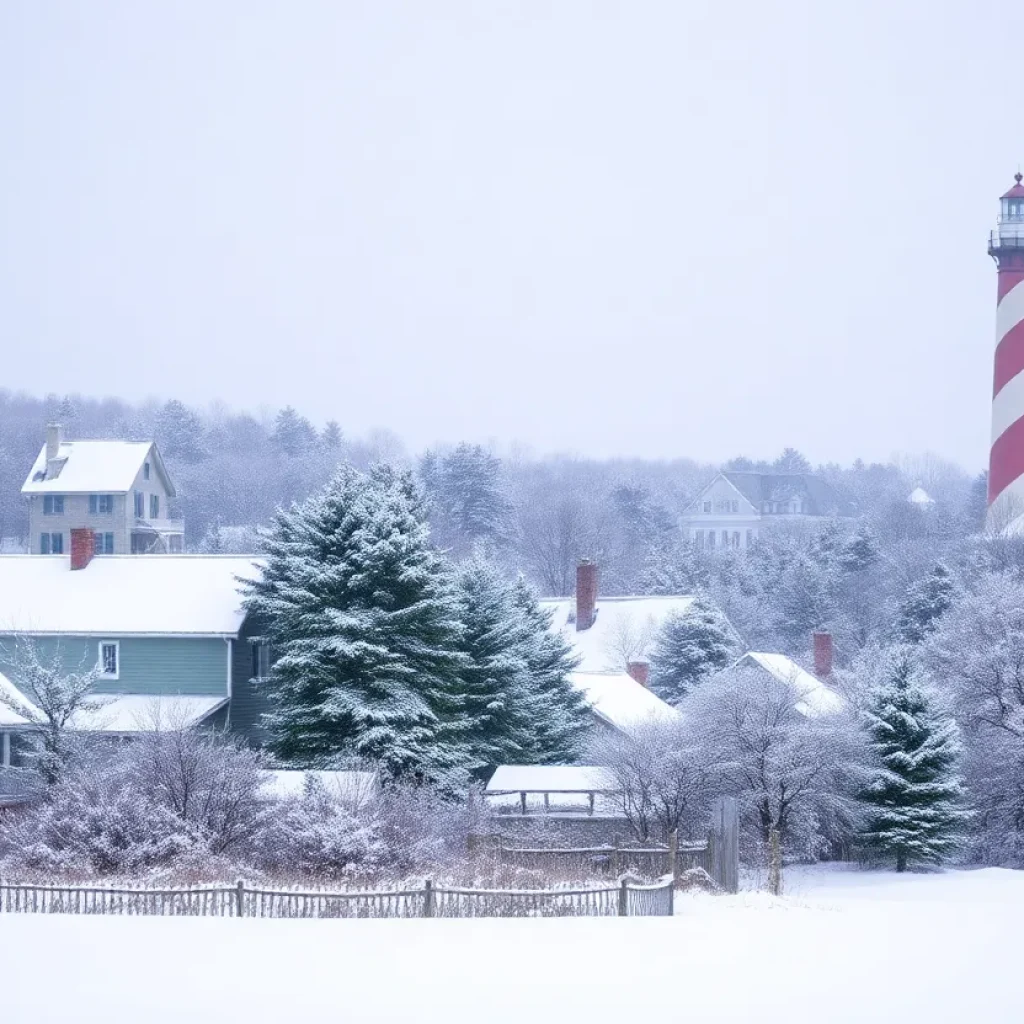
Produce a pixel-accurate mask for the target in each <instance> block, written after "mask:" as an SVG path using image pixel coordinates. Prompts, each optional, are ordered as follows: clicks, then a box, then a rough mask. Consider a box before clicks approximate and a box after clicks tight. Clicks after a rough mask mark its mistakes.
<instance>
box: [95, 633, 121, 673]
mask: <svg viewBox="0 0 1024 1024" xmlns="http://www.w3.org/2000/svg"><path fill="white" fill-rule="evenodd" d="M120 646H121V645H120V644H119V643H118V642H117V641H116V640H101V641H100V654H99V670H100V676H101V677H102V678H103V679H117V678H118V677H119V676H120V674H121V658H120V651H119V648H120Z"/></svg>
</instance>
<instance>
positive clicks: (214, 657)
mask: <svg viewBox="0 0 1024 1024" xmlns="http://www.w3.org/2000/svg"><path fill="white" fill-rule="evenodd" d="M100 640H116V641H117V642H118V644H119V645H120V651H119V656H120V671H119V678H118V679H99V680H97V682H96V687H95V689H96V692H97V693H137V694H143V695H147V696H148V695H152V696H154V697H159V696H170V695H172V694H183V695H187V696H195V697H212V696H227V649H226V645H225V641H224V640H222V639H220V638H219V637H118V636H107V637H99V636H89V637H84V636H62V637H49V636H48V637H37V638H35V643H36V646H37V648H38V650H39V652H40V656H41V657H43V658H51V657H53V655H54V654H55V653H56V652H57V650H58V648H59V649H60V651H61V655H62V658H63V664H64V667H65V669H67V670H68V671H76V670H78V669H79V668H80V667H81V668H88V667H90V666H92V665H94V664H95V663H96V660H97V658H98V656H99V648H98V644H99V642H100ZM13 651H14V638H13V637H11V636H6V637H4V636H0V672H3V673H4V675H6V676H7V677H8V678H9V679H10V680H11V682H13V683H14V684H15V685H17V683H18V679H17V670H16V666H15V665H14V664H12V661H13Z"/></svg>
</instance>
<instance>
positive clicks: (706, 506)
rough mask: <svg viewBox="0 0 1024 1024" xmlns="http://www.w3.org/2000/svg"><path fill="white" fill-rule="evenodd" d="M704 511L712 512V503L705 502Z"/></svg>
mask: <svg viewBox="0 0 1024 1024" xmlns="http://www.w3.org/2000/svg"><path fill="white" fill-rule="evenodd" d="M704 511H705V512H710V511H711V502H710V501H705V502H704Z"/></svg>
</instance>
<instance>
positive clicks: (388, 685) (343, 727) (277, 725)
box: [246, 466, 465, 778]
mask: <svg viewBox="0 0 1024 1024" xmlns="http://www.w3.org/2000/svg"><path fill="white" fill-rule="evenodd" d="M414 494H415V489H414V487H413V485H412V483H411V481H410V480H408V479H407V478H405V477H402V476H400V475H398V474H396V473H395V472H394V471H393V470H392V469H391V468H390V467H388V466H380V467H377V468H375V469H374V470H373V471H371V473H370V474H369V475H368V476H365V477H364V476H361V475H360V474H358V473H356V472H355V471H354V470H351V469H347V468H346V469H344V470H342V471H341V472H340V473H339V474H338V475H337V476H336V477H335V478H334V480H333V481H332V482H331V483H330V484H329V485H328V487H327V488H326V490H324V491H323V492H322V493H320V494H318V495H316V496H314V497H312V498H310V499H308V500H307V501H306V502H305V503H304V504H302V505H299V506H295V507H293V508H292V509H291V510H290V511H287V512H280V513H279V514H278V515H277V517H276V522H275V528H274V531H273V533H272V535H271V536H270V537H269V538H268V541H267V545H266V547H267V562H266V566H265V568H264V571H263V573H262V577H261V578H260V579H259V580H257V581H255V582H253V583H251V584H250V585H249V586H248V587H247V591H248V592H247V597H246V608H247V610H248V611H249V612H250V613H251V614H252V615H253V616H254V618H255V621H257V622H259V623H261V624H262V628H263V630H264V639H266V640H267V641H269V642H270V644H271V649H272V651H273V652H274V655H275V661H274V664H273V667H272V669H271V673H270V680H269V683H268V687H267V693H268V697H269V700H270V702H271V713H270V714H269V716H268V722H267V724H268V726H269V728H270V731H271V734H272V737H273V744H272V745H273V748H274V750H275V752H276V753H277V754H278V755H279V756H280V757H281V758H283V759H284V760H285V761H288V762H293V763H296V764H304V765H309V766H330V765H342V764H345V763H347V762H349V761H351V760H352V759H356V758H359V759H366V760H370V761H374V762H377V763H378V764H380V766H381V768H382V769H383V771H384V772H385V773H386V774H388V775H390V776H393V777H396V776H400V775H403V774H410V773H413V774H417V775H426V776H431V777H435V778H436V777H439V776H440V775H442V774H443V773H444V772H446V771H448V770H450V769H457V768H460V767H462V765H463V762H464V751H463V750H462V749H461V748H459V747H458V745H455V746H452V745H450V744H447V743H445V742H442V741H441V739H440V736H439V734H440V732H441V730H442V728H443V727H444V726H446V725H447V724H448V723H449V722H451V721H452V720H453V719H457V717H458V715H459V713H460V708H459V706H458V698H457V689H458V683H459V678H460V674H461V672H462V671H463V669H464V667H465V657H464V655H462V654H461V653H460V645H461V637H462V627H461V625H460V622H459V606H458V601H457V597H456V594H455V592H454V588H453V585H452V580H451V575H450V570H449V569H448V567H447V566H446V564H445V563H444V562H443V561H442V560H441V559H440V557H439V556H438V555H437V554H436V553H435V552H434V550H433V548H432V547H431V545H430V543H429V538H428V533H427V529H426V526H425V525H424V523H423V522H422V519H421V518H420V516H419V515H418V514H417V513H418V510H417V507H416V503H415V501H414Z"/></svg>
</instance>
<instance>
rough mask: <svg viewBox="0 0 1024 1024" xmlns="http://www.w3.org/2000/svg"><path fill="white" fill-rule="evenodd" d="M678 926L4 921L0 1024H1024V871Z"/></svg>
mask: <svg viewBox="0 0 1024 1024" xmlns="http://www.w3.org/2000/svg"><path fill="white" fill-rule="evenodd" d="M786 882H787V896H786V897H785V898H782V899H773V898H771V897H768V896H766V895H764V894H760V893H741V894H740V895H739V896H734V897H705V896H700V897H692V898H684V899H681V900H680V901H679V903H680V907H679V911H680V912H679V914H678V915H677V916H676V918H675V919H630V920H620V919H614V918H612V919H599V920H579V919H576V920H543V921H306V922H304V921H236V920H230V919H229V920H211V919H184V918H116V917H111V918H81V917H42V916H20V917H19V916H13V915H12V916H4V917H0V1021H3V1022H4V1024H8V1022H18V1024H21V1022H30V1021H32V1022H36V1021H70V1020H74V1021H78V1022H81V1021H103V1022H105V1024H121V1022H128V1021H131V1022H133V1024H134V1022H139V1021H145V1022H147V1024H164V1022H171V1021H174V1022H184V1021H190V1022H191V1021H194V1022H205V1021H217V1022H218V1024H223V1022H225V1021H230V1020H238V1021H244V1022H245V1024H258V1022H262V1021H273V1022H274V1024H279V1022H280V1021H282V1020H287V1021H290V1022H305V1021H310V1022H313V1021H317V1022H319V1021H346V1022H348V1021H353V1022H364V1021H366V1022H374V1021H409V1022H430V1021H435V1020H436V1021H444V1022H446V1024H457V1022H463V1021H473V1022H475V1024H479V1022H481V1021H487V1022H505V1021H509V1022H512V1021H515V1022H516V1024H524V1022H527V1021H529V1022H547V1021H558V1022H559V1024H566V1022H574V1021H585V1022H587V1024H598V1022H614V1024H622V1022H623V1021H629V1020H637V1019H641V1018H642V1017H643V1016H644V1015H645V1014H649V1013H650V1012H651V1011H658V1012H659V1013H660V1014H661V1016H660V1017H659V1019H660V1020H667V1021H675V1020H679V1021H694V1022H703V1021H756V1022H758V1024H768V1022H775V1021H780V1022H781V1021H785V1022H786V1024H799V1022H804V1021H808V1022H810V1021H813V1022H815V1024H821V1022H833V1021H857V1022H858V1024H864V1022H868V1021H870V1022H872V1024H876V1022H890V1021H893V1022H895V1021H899V1022H900V1024H917V1022H927V1024H935V1022H941V1021H951V1022H952V1021H955V1022H957V1024H966V1022H986V1024H987V1022H1003V1021H1007V1022H1009V1021H1020V1020H1024V1001H1022V998H1021V997H1020V996H1019V995H1018V994H1017V993H1016V992H1015V988H1016V979H1017V977H1018V974H1019V968H1018V964H1019V948H1020V942H1019V935H1020V929H1021V921H1022V920H1024V872H1022V873H1015V872H1009V871H1000V870H996V869H987V870H983V871H975V872H959V871H957V872H947V873H945V874H941V875H905V876H897V875H895V874H880V873H874V872H872V873H865V872H860V871H849V870H847V871H839V870H835V869H831V870H828V869H813V870H800V871H797V870H794V871H790V872H788V874H787V878H786Z"/></svg>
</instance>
